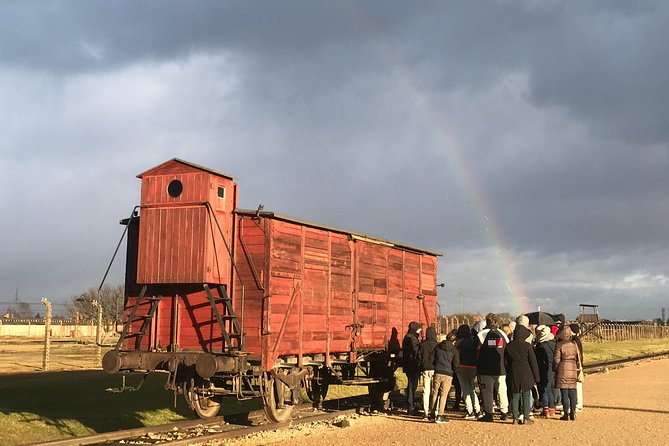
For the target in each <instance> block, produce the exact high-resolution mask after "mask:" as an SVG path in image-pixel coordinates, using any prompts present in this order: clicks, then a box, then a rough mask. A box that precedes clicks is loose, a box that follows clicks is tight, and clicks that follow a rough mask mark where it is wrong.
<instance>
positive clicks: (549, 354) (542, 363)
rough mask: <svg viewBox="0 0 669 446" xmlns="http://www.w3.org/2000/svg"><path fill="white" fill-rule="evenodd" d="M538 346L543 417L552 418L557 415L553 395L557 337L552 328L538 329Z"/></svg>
mask: <svg viewBox="0 0 669 446" xmlns="http://www.w3.org/2000/svg"><path fill="white" fill-rule="evenodd" d="M536 332H537V345H536V347H534V354H535V355H536V357H537V365H538V366H539V395H540V396H541V405H542V406H543V412H542V415H543V416H544V417H550V416H553V415H555V397H554V395H553V383H554V382H555V372H553V355H555V336H553V333H551V328H550V327H548V326H546V325H539V326H538V327H537V330H536Z"/></svg>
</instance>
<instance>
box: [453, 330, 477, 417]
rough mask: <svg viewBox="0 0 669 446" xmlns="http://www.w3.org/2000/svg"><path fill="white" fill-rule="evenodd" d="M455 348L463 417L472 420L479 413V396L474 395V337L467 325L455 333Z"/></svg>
mask: <svg viewBox="0 0 669 446" xmlns="http://www.w3.org/2000/svg"><path fill="white" fill-rule="evenodd" d="M455 348H456V349H457V350H458V354H459V356H460V366H459V367H458V368H457V369H456V375H457V377H458V381H460V387H461V388H462V398H463V399H464V401H465V409H466V410H467V413H466V414H465V419H467V420H474V419H476V418H477V417H478V416H479V415H480V413H481V407H480V406H479V398H478V396H477V395H476V391H475V390H474V389H475V388H476V382H475V380H476V339H475V338H474V337H473V336H472V333H471V330H470V329H469V325H467V324H462V325H460V326H459V327H458V331H457V333H456V341H455Z"/></svg>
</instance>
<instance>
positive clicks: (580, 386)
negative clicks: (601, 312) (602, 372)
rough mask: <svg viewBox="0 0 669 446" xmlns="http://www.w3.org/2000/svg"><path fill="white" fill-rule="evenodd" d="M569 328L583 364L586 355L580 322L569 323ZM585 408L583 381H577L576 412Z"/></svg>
mask: <svg viewBox="0 0 669 446" xmlns="http://www.w3.org/2000/svg"><path fill="white" fill-rule="evenodd" d="M569 328H571V332H572V336H571V340H572V341H574V342H575V343H576V345H577V346H578V352H579V353H580V354H581V366H583V361H584V360H585V357H584V356H583V343H582V342H581V338H580V337H579V335H578V333H579V331H580V327H579V325H578V324H569ZM582 410H583V383H582V382H580V381H577V382H576V412H580V411H582Z"/></svg>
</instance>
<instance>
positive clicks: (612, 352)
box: [583, 339, 669, 364]
mask: <svg viewBox="0 0 669 446" xmlns="http://www.w3.org/2000/svg"><path fill="white" fill-rule="evenodd" d="M662 351H669V339H642V340H635V341H618V342H602V343H599V342H584V343H583V356H584V357H585V358H584V359H585V363H586V364H587V363H592V362H599V361H608V360H611V359H618V358H626V357H629V356H636V355H643V354H646V353H657V352H662Z"/></svg>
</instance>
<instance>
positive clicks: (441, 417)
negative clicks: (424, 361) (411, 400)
mask: <svg viewBox="0 0 669 446" xmlns="http://www.w3.org/2000/svg"><path fill="white" fill-rule="evenodd" d="M454 343H455V332H453V331H452V332H450V333H449V334H448V335H446V339H445V340H443V341H441V342H440V343H439V345H437V348H436V349H435V351H434V384H433V386H432V400H431V402H430V406H431V407H432V410H433V411H434V415H435V421H436V422H437V423H446V422H447V421H448V419H447V418H446V416H445V414H444V410H445V408H446V400H447V399H448V391H449V390H450V389H451V383H452V380H453V376H455V371H456V370H457V369H458V367H459V366H460V354H459V353H458V350H457V349H456V348H455V345H454ZM437 399H439V407H437Z"/></svg>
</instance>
